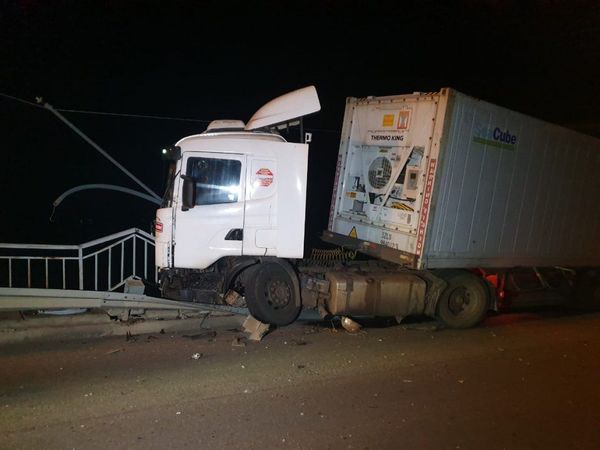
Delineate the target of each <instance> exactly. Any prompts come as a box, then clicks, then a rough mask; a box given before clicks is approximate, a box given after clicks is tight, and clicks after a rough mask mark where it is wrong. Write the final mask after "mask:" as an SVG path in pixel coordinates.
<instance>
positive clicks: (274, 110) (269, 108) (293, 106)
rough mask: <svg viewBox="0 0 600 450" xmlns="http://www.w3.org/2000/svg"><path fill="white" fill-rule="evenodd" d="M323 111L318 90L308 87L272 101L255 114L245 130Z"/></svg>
mask: <svg viewBox="0 0 600 450" xmlns="http://www.w3.org/2000/svg"><path fill="white" fill-rule="evenodd" d="M320 109H321V104H320V103H319V96H318V95H317V89H316V88H315V87H314V86H308V87H305V88H302V89H298V90H295V91H292V92H288V93H287V94H284V95H282V96H280V97H277V98H275V99H273V100H271V101H270V102H269V103H267V104H265V105H264V106H263V107H262V108H260V109H259V110H258V111H256V112H255V113H254V115H253V116H252V117H251V118H250V120H249V121H248V124H247V125H246V127H245V130H247V131H250V130H257V129H259V128H265V127H268V126H273V125H277V124H279V123H283V122H288V121H290V120H292V119H297V118H299V117H303V116H306V115H308V114H312V113H314V112H317V111H319V110H320Z"/></svg>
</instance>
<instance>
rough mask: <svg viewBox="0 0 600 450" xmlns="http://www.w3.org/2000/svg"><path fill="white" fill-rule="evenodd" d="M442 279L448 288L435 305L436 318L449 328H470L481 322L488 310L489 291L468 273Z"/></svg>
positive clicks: (479, 280) (480, 281)
mask: <svg viewBox="0 0 600 450" xmlns="http://www.w3.org/2000/svg"><path fill="white" fill-rule="evenodd" d="M444 279H445V280H446V281H447V282H448V286H447V287H446V289H445V290H444V292H443V293H442V295H441V296H440V299H439V301H438V304H437V316H438V318H439V319H440V320H441V321H442V322H443V323H444V324H445V325H446V326H447V327H449V328H470V327H474V326H475V325H477V324H478V323H479V322H481V321H482V320H483V318H484V317H485V314H486V312H487V310H488V305H489V291H488V289H487V288H486V286H485V285H484V282H483V281H482V280H481V279H479V278H478V277H477V276H475V275H472V274H470V273H466V272H465V273H453V274H452V275H449V276H447V277H444Z"/></svg>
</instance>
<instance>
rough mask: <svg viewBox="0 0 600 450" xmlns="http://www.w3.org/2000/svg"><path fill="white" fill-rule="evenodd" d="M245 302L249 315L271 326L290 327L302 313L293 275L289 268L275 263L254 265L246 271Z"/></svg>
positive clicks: (298, 290)
mask: <svg viewBox="0 0 600 450" xmlns="http://www.w3.org/2000/svg"><path fill="white" fill-rule="evenodd" d="M248 270H249V272H248V274H247V277H246V280H248V281H247V282H246V291H245V292H246V302H247V304H248V309H249V310H250V314H252V315H253V316H254V317H255V318H256V319H258V320H260V321H261V322H264V323H268V324H271V325H278V326H284V325H289V324H290V323H292V322H293V321H294V320H296V318H297V317H298V314H300V309H301V302H300V289H299V285H298V280H297V278H296V274H295V273H294V271H293V270H292V268H291V267H289V265H284V264H283V263H277V262H266V263H262V264H257V265H256V266H253V267H251V268H250V269H248Z"/></svg>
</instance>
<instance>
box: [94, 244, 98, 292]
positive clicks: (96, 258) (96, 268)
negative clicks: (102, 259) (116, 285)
mask: <svg viewBox="0 0 600 450" xmlns="http://www.w3.org/2000/svg"><path fill="white" fill-rule="evenodd" d="M94 290H95V291H97V290H98V253H96V254H95V255H94Z"/></svg>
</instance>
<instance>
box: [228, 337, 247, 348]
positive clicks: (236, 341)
mask: <svg viewBox="0 0 600 450" xmlns="http://www.w3.org/2000/svg"><path fill="white" fill-rule="evenodd" d="M231 346H232V347H245V346H246V342H245V338H241V337H238V336H236V337H234V338H233V341H231Z"/></svg>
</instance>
